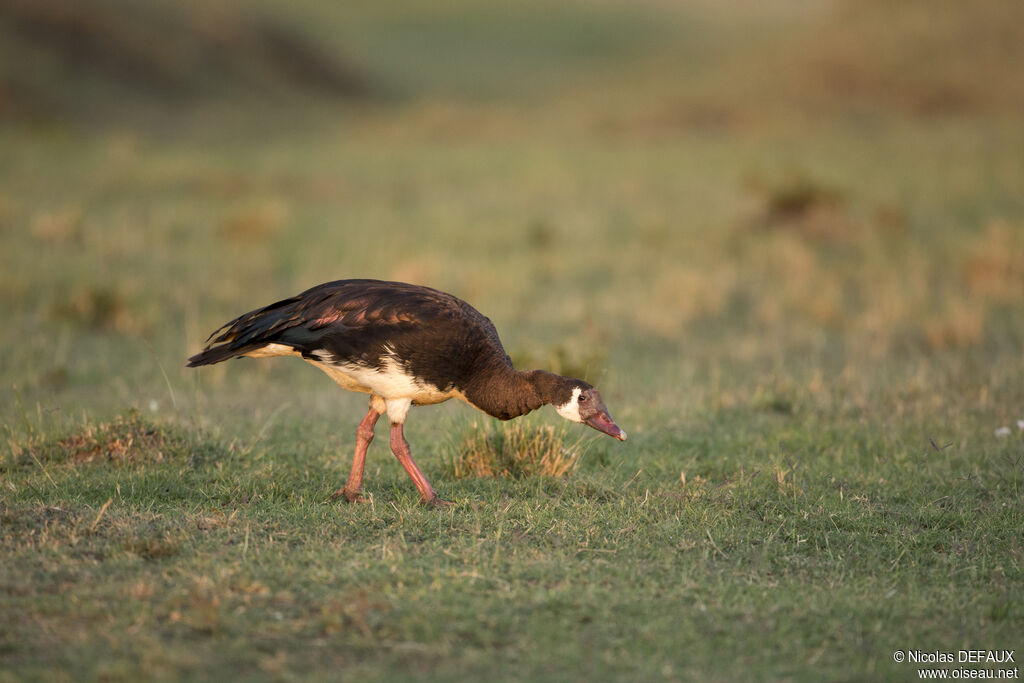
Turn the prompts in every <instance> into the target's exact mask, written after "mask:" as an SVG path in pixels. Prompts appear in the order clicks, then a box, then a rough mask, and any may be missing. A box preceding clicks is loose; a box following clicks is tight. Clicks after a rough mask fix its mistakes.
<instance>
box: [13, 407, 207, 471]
mask: <svg viewBox="0 0 1024 683" xmlns="http://www.w3.org/2000/svg"><path fill="white" fill-rule="evenodd" d="M191 451H192V447H191V444H190V443H189V442H188V441H187V439H185V438H184V437H183V436H181V435H178V434H174V433H172V432H171V431H169V430H167V429H165V428H163V427H160V426H157V425H154V424H151V423H149V422H146V421H145V420H143V419H142V418H141V416H140V415H139V413H138V412H136V411H131V412H130V413H128V414H127V415H121V416H118V417H117V418H116V419H115V420H114V421H113V422H106V423H102V424H99V425H93V424H90V425H86V426H85V427H84V428H82V429H81V430H80V431H78V432H75V433H73V434H71V435H70V436H66V437H64V438H62V439H57V440H55V441H50V442H47V443H43V444H40V445H36V446H30V447H28V448H27V449H25V451H24V452H22V453H19V454H18V455H19V459H23V460H26V461H31V460H32V459H33V458H35V459H38V460H39V461H43V462H47V461H48V462H69V463H71V464H75V465H85V464H89V463H101V462H108V463H114V464H123V463H142V462H145V463H155V462H165V461H167V460H170V459H173V458H175V457H178V456H181V455H185V454H190V453H191Z"/></svg>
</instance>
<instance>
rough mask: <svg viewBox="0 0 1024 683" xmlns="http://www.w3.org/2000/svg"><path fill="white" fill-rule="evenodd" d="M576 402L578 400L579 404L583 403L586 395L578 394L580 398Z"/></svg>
mask: <svg viewBox="0 0 1024 683" xmlns="http://www.w3.org/2000/svg"><path fill="white" fill-rule="evenodd" d="M577 400H579V402H580V403H585V402H586V400H587V395H586V394H580V397H579V399H577Z"/></svg>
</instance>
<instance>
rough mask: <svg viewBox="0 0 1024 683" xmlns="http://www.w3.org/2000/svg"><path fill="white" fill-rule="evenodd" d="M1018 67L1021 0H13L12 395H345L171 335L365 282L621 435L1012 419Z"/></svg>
mask: <svg viewBox="0 0 1024 683" xmlns="http://www.w3.org/2000/svg"><path fill="white" fill-rule="evenodd" d="M1022 67H1024V4H1021V3H1019V2H1015V1H1014V0H1005V1H999V0H977V1H975V2H970V3H964V2H954V1H939V2H936V1H933V0H905V1H903V2H899V3H891V2H883V1H881V0H856V1H854V0H834V1H831V2H816V3H806V2H796V1H795V0H793V1H791V0H776V1H774V2H768V3H765V2H750V1H745V0H733V1H729V2H711V1H710V0H693V1H691V2H664V1H660V0H644V1H641V2H620V1H617V0H600V1H588V2H568V3H558V4H557V5H556V6H552V5H551V4H550V3H541V2H531V1H526V2H517V3H511V4H509V3H481V2H475V1H474V2H469V1H459V0H453V1H450V2H437V3H422V2H387V3H375V2H374V3H371V2H349V3H333V2H326V1H324V0H300V1H297V2H292V3H279V2H270V1H269V0H254V1H252V2H229V1H216V2H209V1H204V2H199V1H192V0H188V1H184V2H182V1H175V2H170V1H169V0H167V1H164V0H149V1H147V2H144V3H140V2H130V1H128V0H124V1H121V0H93V1H92V2H89V3H80V2H72V1H71V0H0V240H2V245H3V248H2V250H0V300H2V305H3V308H4V316H3V319H4V325H3V326H2V330H0V340H2V344H3V348H4V349H5V351H4V353H3V354H0V382H2V390H0V394H2V395H3V396H4V398H3V399H0V401H2V408H0V411H2V412H0V422H2V423H3V424H4V425H5V426H6V427H7V431H8V432H9V433H14V432H17V431H18V430H21V429H23V426H24V425H28V424H36V423H38V424H41V425H45V424H53V423H57V424H60V423H67V422H75V421H79V422H80V421H82V420H88V419H92V418H96V419H103V418H105V417H107V416H109V415H111V414H113V413H115V412H117V411H120V410H123V409H124V408H125V407H136V408H138V409H140V410H143V411H146V412H147V413H149V412H152V413H155V414H157V415H166V414H168V413H169V412H174V413H175V414H178V415H186V416H188V417H190V418H191V419H195V420H198V421H199V422H200V423H201V424H203V426H204V427H208V428H213V425H214V424H220V423H221V418H224V417H225V416H234V417H235V418H236V420H237V421H236V422H235V423H233V424H234V426H229V427H224V428H223V429H224V430H225V431H226V432H227V434H226V436H231V435H234V434H236V433H244V431H245V429H247V428H249V427H251V426H252V425H251V422H256V423H260V422H262V421H264V420H265V419H267V416H268V415H271V414H273V411H274V410H276V409H277V407H278V406H280V405H281V404H283V403H285V404H287V405H291V406H297V407H298V408H301V410H298V409H296V410H295V411H294V412H295V413H301V414H302V415H303V416H311V417H313V418H315V417H318V416H323V415H333V414H335V413H337V412H338V411H339V410H340V409H341V408H344V407H346V406H348V407H349V408H350V409H351V410H352V411H355V412H353V413H352V414H353V415H356V414H357V412H358V411H360V410H361V409H362V402H363V399H362V398H360V397H353V398H351V399H348V398H343V397H340V396H338V394H339V392H337V390H336V389H335V388H334V387H332V386H331V385H330V384H329V383H328V382H326V381H325V380H324V378H322V377H320V376H319V374H318V373H315V372H314V371H312V370H310V369H309V368H306V367H305V366H303V365H302V364H299V363H284V362H275V363H268V362H263V363H252V364H249V365H247V366H246V368H245V370H246V371H245V372H240V371H238V369H237V367H235V368H234V371H232V370H231V369H230V368H228V367H227V366H231V365H233V364H226V365H224V366H217V367H216V368H212V369H207V370H204V371H203V373H197V372H195V371H185V370H184V368H183V367H182V366H183V364H184V361H185V358H186V357H187V356H188V355H189V354H191V353H194V352H195V351H196V350H198V349H199V348H200V347H201V345H202V342H203V340H204V339H205V337H206V335H207V334H208V333H209V332H210V331H211V330H213V329H214V328H215V327H217V326H218V325H220V324H221V323H222V322H224V321H226V320H227V319H229V318H231V317H234V316H235V315H238V314H240V313H242V312H244V311H247V310H249V309H252V308H255V307H257V306H260V305H263V304H266V303H269V302H271V301H274V300H277V299H279V298H283V297H286V296H289V295H292V294H294V293H296V292H298V291H301V290H303V289H305V288H307V287H309V286H312V285H315V284H317V283H320V282H323V281H327V280H332V279H340V278H349V277H376V278H382V279H398V280H404V281H410V282H416V283H421V284H426V285H430V286H434V287H437V288H440V289H443V290H446V291H450V292H453V293H455V294H456V295H458V296H460V297H462V298H464V299H466V300H468V301H470V302H471V303H473V304H474V305H475V306H476V307H477V308H479V309H480V310H482V311H483V312H485V313H486V314H488V315H489V316H490V317H491V318H492V319H493V320H494V321H495V323H496V324H497V326H498V329H499V330H500V331H501V332H502V335H503V339H504V340H505V342H506V345H507V347H508V350H509V351H510V353H511V354H512V356H513V357H514V359H515V360H516V361H517V363H519V364H522V365H526V366H538V367H547V368H550V369H553V370H555V371H560V372H564V373H567V374H576V375H579V376H585V377H587V378H588V379H589V380H590V381H592V382H595V383H597V384H598V385H599V386H600V387H601V388H602V390H603V391H604V393H605V397H606V399H607V403H608V405H609V406H610V407H611V408H612V410H613V412H614V414H615V415H616V417H617V418H618V420H619V422H620V424H623V425H624V427H625V428H626V429H627V430H628V431H629V432H630V434H631V436H633V435H634V434H636V435H638V436H639V438H640V444H641V448H642V445H643V443H644V441H643V439H644V438H645V435H648V436H651V435H653V434H654V433H655V432H657V431H658V430H661V433H662V435H663V436H664V434H665V433H666V430H669V431H670V430H672V429H674V428H675V427H686V426H691V425H692V424H693V423H694V421H697V420H706V419H708V418H709V417H712V416H714V415H716V414H721V413H722V411H734V412H735V411H739V413H740V414H746V413H768V414H777V413H782V414H792V413H799V412H804V413H806V412H808V411H811V412H814V413H815V414H820V415H823V416H831V417H833V418H835V417H836V416H846V417H848V418H850V419H854V420H859V419H865V418H866V419H868V420H869V421H870V420H878V421H882V422H884V421H885V420H886V419H888V418H889V417H890V416H894V415H908V416H916V419H920V420H923V421H928V420H934V421H938V422H942V423H943V424H948V423H949V422H950V421H952V422H963V421H964V420H976V421H977V424H979V425H988V424H989V423H991V424H992V425H993V426H998V425H999V424H1003V423H1008V421H1012V420H1013V419H1015V418H1019V417H1021V416H1022V412H1024V411H1022V390H1021V388H1020V387H1021V386H1022V385H1024V383H1021V382H1020V381H1019V380H1020V377H1021V370H1022V365H1024V360H1022V355H1024V354H1021V349H1022V341H1024V311H1022V306H1021V304H1022V302H1024V230H1022V229H1024V126H1022V125H1021V121H1022V118H1021V115H1022V113H1024V78H1021V70H1022ZM296 388H298V389H301V390H302V391H301V392H297V391H296ZM257 392H258V393H257ZM327 395H330V396H331V398H330V399H325V398H324V397H325V396H327ZM349 400H351V401H352V404H351V406H349V405H348V404H346V403H344V402H345V401H349ZM356 403H358V404H359V405H358V406H356ZM915 424H916V423H915ZM421 428H422V429H424V430H428V429H432V428H431V427H429V426H423V427H421ZM915 428H916V427H915ZM216 429H220V428H219V427H218V428H216ZM321 429H323V430H324V431H330V428H328V427H322V428H321ZM346 429H347V427H346ZM346 433H347V432H346ZM670 469H671V468H670Z"/></svg>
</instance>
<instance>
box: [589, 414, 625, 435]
mask: <svg viewBox="0 0 1024 683" xmlns="http://www.w3.org/2000/svg"><path fill="white" fill-rule="evenodd" d="M584 422H585V423H586V424H587V425H588V426H590V427H593V428H594V429H596V430H597V431H599V432H601V433H603V434H607V435H608V436H610V437H612V438H613V439H618V440H619V441H625V440H626V432H624V431H622V429H620V428H619V425H617V424H615V420H613V419H612V416H611V415H609V414H608V411H607V410H599V411H597V412H595V413H594V414H593V415H591V416H590V417H588V418H586V419H585V420H584Z"/></svg>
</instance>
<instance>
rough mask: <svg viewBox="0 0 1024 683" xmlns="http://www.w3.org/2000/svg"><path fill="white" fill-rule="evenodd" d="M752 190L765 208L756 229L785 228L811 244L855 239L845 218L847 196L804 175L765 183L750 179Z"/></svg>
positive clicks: (790, 175)
mask: <svg viewBox="0 0 1024 683" xmlns="http://www.w3.org/2000/svg"><path fill="white" fill-rule="evenodd" d="M748 185H749V187H750V188H751V189H752V190H753V191H754V192H755V193H756V194H758V195H760V200H761V203H762V206H763V208H762V209H761V212H760V214H759V215H758V216H757V217H756V218H755V220H754V226H755V227H757V228H773V229H780V228H785V229H788V230H792V231H793V232H796V233H797V234H799V235H801V236H803V237H805V238H808V239H809V240H812V241H821V242H842V241H848V240H849V239H850V238H851V237H852V236H851V234H850V233H851V232H852V231H853V226H852V225H851V224H850V221H849V220H847V218H846V216H845V211H844V209H845V204H846V196H845V194H844V193H843V192H842V191H841V190H839V189H837V188H835V187H831V186H829V185H827V184H825V183H822V182H820V181H818V180H815V179H814V178H811V177H810V176H808V175H806V174H804V173H801V172H795V171H794V172H791V173H789V174H786V175H785V176H784V177H782V178H778V179H775V180H770V181H765V180H760V179H751V180H749V181H748Z"/></svg>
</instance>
